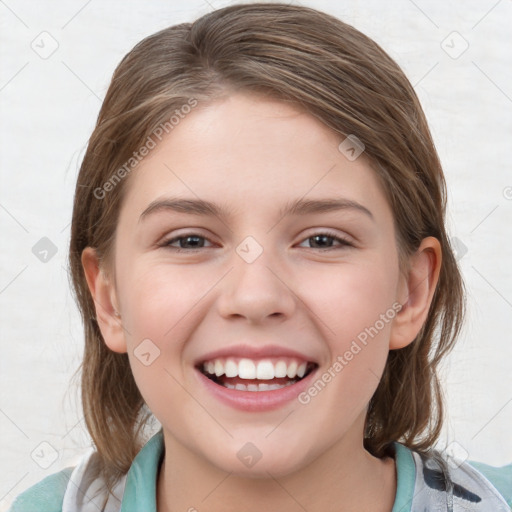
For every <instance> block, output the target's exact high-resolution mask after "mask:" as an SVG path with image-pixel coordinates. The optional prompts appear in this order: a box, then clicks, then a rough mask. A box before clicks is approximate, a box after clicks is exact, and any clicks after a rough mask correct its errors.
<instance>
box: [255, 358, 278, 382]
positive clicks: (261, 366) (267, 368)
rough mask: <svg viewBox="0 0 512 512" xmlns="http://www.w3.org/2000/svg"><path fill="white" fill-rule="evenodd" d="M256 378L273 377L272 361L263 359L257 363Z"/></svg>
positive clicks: (265, 378) (269, 378) (268, 378)
mask: <svg viewBox="0 0 512 512" xmlns="http://www.w3.org/2000/svg"><path fill="white" fill-rule="evenodd" d="M256 378H257V379H259V380H271V379H273V378H274V365H273V364H272V361H268V360H264V361H260V362H259V363H258V366H257V368H256Z"/></svg>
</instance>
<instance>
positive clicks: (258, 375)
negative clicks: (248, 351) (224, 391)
mask: <svg viewBox="0 0 512 512" xmlns="http://www.w3.org/2000/svg"><path fill="white" fill-rule="evenodd" d="M306 369H307V363H306V362H300V363H299V362H298V361H296V360H293V359H291V360H288V361H285V360H278V361H277V362H276V363H273V362H272V361H271V360H270V359H262V360H260V361H257V362H256V361H253V360H251V359H247V358H244V359H240V360H239V361H238V363H237V361H236V360H235V359H233V358H228V359H214V360H211V361H207V362H205V363H204V364H203V370H204V371H205V373H208V374H210V375H216V376H217V377H220V376H221V375H224V374H225V375H226V377H228V378H231V377H240V378H241V379H248V380H249V379H250V380H253V379H258V380H272V379H274V378H276V379H281V378H284V377H288V378H289V379H294V378H295V377H299V378H302V377H304V375H305V374H306Z"/></svg>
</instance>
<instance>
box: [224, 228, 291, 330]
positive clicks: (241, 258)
mask: <svg viewBox="0 0 512 512" xmlns="http://www.w3.org/2000/svg"><path fill="white" fill-rule="evenodd" d="M230 263H231V265H230V266H233V267H234V268H233V270H232V271H231V272H230V273H229V275H228V276H226V281H225V282H224V283H223V285H222V290H221V295H220V297H219V313H220V314H221V315H222V316H225V317H229V316H243V317H245V318H247V319H248V320H250V321H262V320H264V319H265V318H266V317H270V316H282V317H287V316H290V315H291V314H292V313H293V309H294V307H295V298H294V295H293V293H292V291H291V290H290V284H288V283H286V279H285V277H284V275H280V273H281V272H280V270H279V269H281V268H282V265H281V261H280V260H279V255H278V254H277V253H276V251H275V250H274V249H273V248H272V247H270V242H269V238H267V239H266V241H265V245H263V244H262V243H260V242H259V241H258V240H256V238H255V237H253V236H248V237H246V238H245V239H244V240H242V242H240V244H238V246H237V247H236V248H235V251H234V253H233V257H232V260H231V262H230Z"/></svg>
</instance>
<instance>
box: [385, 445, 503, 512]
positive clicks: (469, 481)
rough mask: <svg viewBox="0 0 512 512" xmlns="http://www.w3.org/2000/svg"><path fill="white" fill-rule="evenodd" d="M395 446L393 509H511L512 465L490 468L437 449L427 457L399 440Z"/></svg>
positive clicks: (491, 511)
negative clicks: (396, 477)
mask: <svg viewBox="0 0 512 512" xmlns="http://www.w3.org/2000/svg"><path fill="white" fill-rule="evenodd" d="M395 447H396V449H397V452H396V462H397V476H398V491H399V492H397V500H396V503H395V505H396V507H395V508H393V512H395V510H414V511H417V510H418V511H419V510H443V511H444V510H449V511H452V512H462V511H464V512H469V511H472V512H510V511H511V510H512V508H511V507H512V464H509V465H506V466H503V467H493V466H490V465H488V464H484V463H482V462H476V461H471V460H460V459H458V458H454V457H453V456H451V455H448V454H447V453H445V452H439V451H438V450H433V451H432V452H431V453H430V455H429V456H426V455H423V454H420V453H418V452H416V451H413V450H410V449H409V448H407V447H406V446H405V445H402V444H400V443H395ZM399 505H400V506H399Z"/></svg>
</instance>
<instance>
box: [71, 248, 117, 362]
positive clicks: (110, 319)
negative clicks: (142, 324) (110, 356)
mask: <svg viewBox="0 0 512 512" xmlns="http://www.w3.org/2000/svg"><path fill="white" fill-rule="evenodd" d="M81 259H82V266H83V268H84V272H85V278H86V279H87V284H88V286H89V290H90V292H91V295H92V298H93V300H94V306H95V308H96V319H97V322H98V326H99V328H100V331H101V334H102V336H103V339H104V340H105V343H106V345H107V346H108V348H110V350H112V351H114V352H118V353H121V354H122V353H125V352H127V348H126V340H125V337H124V332H123V326H122V323H121V317H120V315H119V314H118V313H117V312H118V311H119V309H118V306H117V304H118V303H117V297H116V290H115V286H114V284H113V283H112V282H111V280H110V279H109V278H108V277H107V275H106V274H105V272H104V270H103V269H102V268H101V267H100V264H99V260H98V256H97V254H96V251H95V250H94V249H93V248H92V247H86V248H85V249H84V250H83V251H82V257H81Z"/></svg>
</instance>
